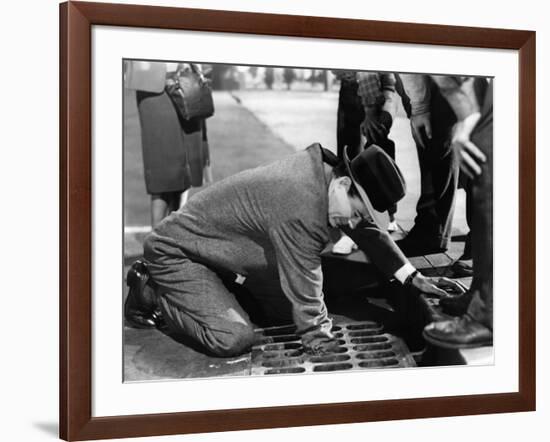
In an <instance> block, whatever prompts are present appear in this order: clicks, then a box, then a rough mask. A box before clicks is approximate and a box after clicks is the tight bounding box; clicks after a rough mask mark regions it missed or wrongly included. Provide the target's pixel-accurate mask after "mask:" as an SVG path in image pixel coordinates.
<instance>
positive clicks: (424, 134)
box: [411, 112, 432, 149]
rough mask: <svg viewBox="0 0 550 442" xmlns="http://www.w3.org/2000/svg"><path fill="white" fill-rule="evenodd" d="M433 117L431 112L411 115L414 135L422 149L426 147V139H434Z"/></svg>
mask: <svg viewBox="0 0 550 442" xmlns="http://www.w3.org/2000/svg"><path fill="white" fill-rule="evenodd" d="M431 118H432V116H431V113H430V112H424V113H423V114H419V115H414V116H411V130H412V136H413V138H414V141H415V142H416V144H418V145H419V146H420V147H422V149H426V141H427V140H431V139H432V123H431Z"/></svg>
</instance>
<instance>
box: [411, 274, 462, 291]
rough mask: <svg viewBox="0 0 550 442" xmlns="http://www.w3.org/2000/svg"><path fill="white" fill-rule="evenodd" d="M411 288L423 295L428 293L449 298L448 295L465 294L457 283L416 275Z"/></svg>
mask: <svg viewBox="0 0 550 442" xmlns="http://www.w3.org/2000/svg"><path fill="white" fill-rule="evenodd" d="M411 284H412V286H413V287H415V288H417V289H418V290H420V291H421V292H423V293H429V294H432V295H437V296H441V297H447V296H449V293H452V294H454V295H455V296H456V295H459V294H461V293H465V292H466V288H465V287H464V286H463V285H462V284H460V283H459V282H457V281H453V280H452V279H449V278H444V277H442V276H441V277H426V276H424V275H422V274H421V273H417V274H416V275H415V277H414V278H413V280H412V282H411Z"/></svg>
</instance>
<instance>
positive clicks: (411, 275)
mask: <svg viewBox="0 0 550 442" xmlns="http://www.w3.org/2000/svg"><path fill="white" fill-rule="evenodd" d="M418 273H420V272H419V271H418V270H415V271H414V272H412V273H411V274H410V275H409V276H407V278H406V279H405V281H404V282H403V285H405V286H409V285H412V282H413V279H414V277H415V276H416V275H418Z"/></svg>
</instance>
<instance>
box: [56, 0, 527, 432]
mask: <svg viewBox="0 0 550 442" xmlns="http://www.w3.org/2000/svg"><path fill="white" fill-rule="evenodd" d="M93 25H111V26H130V27H145V28H163V29H185V30H194V31H206V32H208V31H214V32H233V33H245V34H266V35H283V36H291V37H310V38H312V37H313V38H332V39H347V40H371V41H379V42H394V43H416V44H431V45H450V46H467V47H478V48H499V49H511V50H517V51H519V110H520V114H519V122H518V124H519V146H520V150H519V173H520V175H519V176H520V189H519V190H520V192H519V194H520V200H519V213H520V219H519V250H520V256H519V263H520V264H519V272H520V275H521V278H520V282H519V287H518V290H519V330H518V333H519V392H511V393H501V394H486V395H470V396H455V397H440V398H421V399H403V400H386V401H369V402H351V403H340V404H316V405H305V406H285V407H270V408H252V409H231V410H223V411H201V412H185V413H169V414H149V415H133V416H110V417H92V414H91V411H92V385H91V384H92V377H91V374H92V368H91V362H92V341H91V301H92V299H91V283H92V280H91V262H92V260H91V251H92V231H91V216H92V212H91V202H92V187H91V154H92V152H91V135H92V134H91V49H92V48H91V29H92V26H93ZM535 329H536V324H535V32H531V31H516V30H504V29H486V28H470V27H458V26H442V25H428V24H412V23H395V22H381V21H368V20H350V19H336V18H322V17H303V16H293V15H273V14H258V13H245V12H228V11H212V10H200V9H183V8H167V7H153V6H137V5H118V4H105V3H82V2H68V3H63V4H61V5H60V436H61V438H63V439H66V440H86V439H102V438H122V437H131V436H153V435H167V434H181V433H199V432H214V431H229V430H243V429H258V428H275V427H288V426H305V425H320V424H337V423H351V422H367V421H382V420H393V419H409V418H423V417H440V416H458V415H471V414H483V413H505V412H517V411H531V410H535V402H536V400H535V374H536V373H535Z"/></svg>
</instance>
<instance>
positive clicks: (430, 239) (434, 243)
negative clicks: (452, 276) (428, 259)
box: [395, 231, 447, 256]
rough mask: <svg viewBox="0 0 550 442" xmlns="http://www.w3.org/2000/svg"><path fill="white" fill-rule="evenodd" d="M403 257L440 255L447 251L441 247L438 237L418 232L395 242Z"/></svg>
mask: <svg viewBox="0 0 550 442" xmlns="http://www.w3.org/2000/svg"><path fill="white" fill-rule="evenodd" d="M395 243H396V244H397V245H398V246H399V248H400V249H401V251H402V252H403V253H404V254H405V256H422V255H431V254H433V253H441V252H445V251H446V250H447V247H442V246H441V238H439V237H438V236H434V235H430V234H426V235H422V234H421V233H418V232H416V231H415V232H414V233H413V232H412V231H411V233H409V234H408V235H407V236H406V237H405V238H403V239H400V240H398V241H396V242H395Z"/></svg>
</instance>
